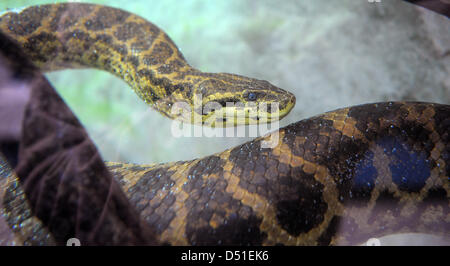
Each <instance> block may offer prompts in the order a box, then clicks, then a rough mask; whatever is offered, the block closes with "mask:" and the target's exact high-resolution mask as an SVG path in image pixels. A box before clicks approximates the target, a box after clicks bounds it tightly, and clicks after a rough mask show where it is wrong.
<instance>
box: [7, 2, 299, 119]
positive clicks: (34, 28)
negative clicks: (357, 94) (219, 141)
mask: <svg viewBox="0 0 450 266" xmlns="http://www.w3.org/2000/svg"><path fill="white" fill-rule="evenodd" d="M0 30H1V31H2V32H4V33H6V34H8V35H9V36H11V37H13V38H14V39H15V40H16V41H18V42H19V43H21V44H22V46H23V47H24V49H25V52H26V53H27V54H28V55H29V57H30V58H31V60H32V61H33V62H34V63H35V64H36V65H38V66H39V67H40V68H41V69H42V70H57V69H64V68H86V67H90V68H98V69H103V70H106V71H109V72H111V73H113V74H115V75H117V76H119V77H120V78H122V79H123V80H125V81H126V82H127V83H128V84H129V85H130V86H131V88H133V89H134V91H135V92H136V93H137V94H138V95H139V96H140V97H141V98H142V99H143V100H144V101H145V102H147V103H149V104H151V105H152V106H154V107H155V109H156V110H158V111H159V112H161V113H162V114H164V115H165V116H167V117H170V118H173V119H175V118H178V119H179V120H181V121H185V122H189V123H192V122H196V123H202V124H204V125H211V126H223V125H225V126H226V125H238V124H255V123H258V122H268V121H271V120H277V119H279V118H282V117H284V116H285V115H286V114H288V113H289V111H290V110H291V109H292V107H293V106H294V104H295V97H294V95H293V94H291V93H289V92H287V91H284V90H282V89H280V88H277V87H275V86H273V85H272V84H270V83H269V82H267V81H264V80H257V79H253V78H247V77H244V76H239V75H235V74H228V73H204V72H201V71H199V70H197V69H195V68H193V67H191V66H190V65H189V64H188V63H187V62H186V60H185V59H184V57H183V55H182V54H181V52H180V51H179V49H178V48H177V46H176V45H175V44H174V43H173V42H172V40H171V39H170V38H169V36H167V35H166V34H165V33H164V32H163V31H162V30H161V29H159V28H158V27H157V26H155V25H154V24H152V23H150V22H148V21H147V20H145V19H143V18H141V17H139V16H136V15H134V14H131V13H128V12H125V11H123V10H120V9H115V8H111V7H106V6H101V5H93V4H82V3H67V4H54V5H42V6H34V7H29V8H25V9H23V10H18V12H15V11H10V12H6V13H5V14H3V15H2V16H1V17H0ZM252 102H257V103H262V102H264V103H266V104H267V105H270V104H271V103H275V102H276V103H277V104H278V109H279V110H277V111H276V112H275V110H272V109H271V108H270V107H269V106H268V107H267V108H265V109H262V108H261V109H260V112H259V113H258V115H249V112H248V109H244V108H240V106H239V105H236V106H234V107H232V106H231V105H229V106H228V107H227V103H231V104H232V103H236V104H237V103H242V104H247V105H248V103H252ZM175 103H185V104H184V105H179V106H178V107H179V108H185V109H188V110H187V112H184V113H182V112H180V111H179V110H172V106H173V105H174V104H175ZM222 107H223V108H224V109H225V108H226V112H228V114H230V113H234V114H236V116H237V118H242V119H237V118H236V119H233V121H231V122H230V121H226V118H224V117H223V115H224V114H225V110H222ZM219 111H220V112H219ZM186 113H187V114H188V115H185V114H186ZM195 115H198V117H199V119H198V120H195V117H194V116H195ZM227 118H228V119H229V117H227ZM224 119H225V121H224ZM194 120H195V121H194ZM197 121H198V122H197ZM224 122H228V123H225V124H223V123H224Z"/></svg>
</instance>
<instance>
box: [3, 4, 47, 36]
mask: <svg viewBox="0 0 450 266" xmlns="http://www.w3.org/2000/svg"><path fill="white" fill-rule="evenodd" d="M49 10H50V8H49V7H48V6H42V7H31V8H27V9H25V10H23V11H22V12H21V13H20V14H17V13H9V14H8V15H6V16H5V17H2V18H1V20H4V19H6V20H7V21H8V22H7V23H8V29H9V30H10V31H11V32H12V33H14V34H17V35H20V36H25V35H29V34H31V33H33V32H34V31H35V30H36V29H37V28H39V27H40V26H41V21H42V20H43V19H44V18H45V17H47V16H48V12H49ZM1 23H3V22H1Z"/></svg>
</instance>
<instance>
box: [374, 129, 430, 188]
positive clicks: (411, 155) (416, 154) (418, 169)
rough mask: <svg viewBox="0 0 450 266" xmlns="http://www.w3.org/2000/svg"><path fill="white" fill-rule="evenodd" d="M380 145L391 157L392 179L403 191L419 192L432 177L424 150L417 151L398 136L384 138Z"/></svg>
mask: <svg viewBox="0 0 450 266" xmlns="http://www.w3.org/2000/svg"><path fill="white" fill-rule="evenodd" d="M378 145H380V146H381V147H383V148H384V151H385V153H386V154H387V155H389V156H390V157H391V160H390V163H389V168H390V169H391V173H392V181H394V183H395V184H396V185H397V187H398V188H399V189H400V190H402V191H409V192H419V191H420V190H421V189H422V188H423V187H424V186H425V182H426V181H427V179H428V178H429V177H430V168H431V165H430V162H429V160H427V155H426V153H425V152H423V151H415V150H413V149H412V148H411V147H409V145H408V144H407V143H401V142H399V141H398V139H397V138H383V139H381V140H380V141H379V142H378Z"/></svg>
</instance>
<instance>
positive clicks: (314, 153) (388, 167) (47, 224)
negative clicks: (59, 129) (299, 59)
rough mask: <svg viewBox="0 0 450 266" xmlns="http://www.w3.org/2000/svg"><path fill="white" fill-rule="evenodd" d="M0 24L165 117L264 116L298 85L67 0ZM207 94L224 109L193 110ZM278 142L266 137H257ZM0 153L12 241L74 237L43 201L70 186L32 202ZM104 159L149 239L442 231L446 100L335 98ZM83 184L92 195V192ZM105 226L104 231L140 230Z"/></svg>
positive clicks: (448, 220)
mask: <svg viewBox="0 0 450 266" xmlns="http://www.w3.org/2000/svg"><path fill="white" fill-rule="evenodd" d="M0 31H1V32H3V33H4V34H5V35H7V36H8V38H11V39H13V41H14V42H17V43H18V45H19V46H21V49H23V54H24V55H25V58H24V61H26V60H31V61H32V62H33V64H34V65H35V66H37V68H36V69H34V68H33V67H31V69H32V71H35V72H40V71H50V70H58V69H65V68H81V67H90V68H98V69H103V70H106V71H109V72H111V73H112V74H115V75H118V76H119V77H121V78H122V79H124V80H125V81H126V82H127V83H128V84H129V85H130V87H131V88H133V89H134V91H135V92H136V93H137V94H138V95H139V96H140V97H141V98H142V99H143V100H144V101H145V102H147V103H149V104H150V105H151V106H152V107H153V108H154V109H156V110H157V111H159V112H160V113H162V114H163V115H165V116H167V117H169V118H171V119H181V120H182V121H184V122H189V123H192V117H193V116H194V114H193V113H197V114H198V115H204V116H203V117H202V118H201V119H200V121H197V122H198V123H200V124H202V125H206V126H220V123H219V122H223V121H224V117H223V112H217V111H218V110H219V109H226V110H230V112H233V113H234V114H235V115H237V116H242V117H243V119H241V120H239V121H240V122H233V125H237V124H239V123H243V124H252V123H260V122H270V121H273V120H277V119H281V118H283V117H284V116H285V115H287V114H288V113H289V111H290V110H291V109H292V107H293V105H294V104H295V97H294V95H293V94H291V93H289V92H287V91H285V90H282V89H280V88H277V87H275V86H274V85H271V84H270V83H269V82H267V81H262V80H257V79H252V78H247V77H243V76H240V75H235V74H226V73H215V74H214V73H203V72H200V71H199V70H196V69H194V68H192V67H191V66H189V65H188V64H187V62H186V61H185V59H184V58H183V56H182V54H181V53H180V51H179V49H178V48H177V46H176V45H175V44H174V43H173V41H171V40H170V38H169V37H168V36H167V35H166V34H165V33H164V32H163V31H162V30H161V29H159V28H158V27H156V26H155V25H154V24H152V23H150V22H148V21H147V20H145V19H143V18H141V17H138V16H136V15H134V14H131V13H128V12H126V11H123V10H120V9H116V8H112V7H107V6H102V5H94V4H82V3H62V4H49V5H41V6H32V7H27V8H24V9H20V10H9V11H6V12H5V13H3V14H2V15H1V16H0ZM18 57H20V56H18ZM19 69H22V67H19ZM52 97H53V96H52ZM198 97H201V98H202V99H201V100H199V99H198ZM180 101H181V102H184V103H186V106H187V107H189V110H190V111H189V115H188V116H185V117H181V118H180V116H179V114H173V112H172V110H170V107H171V106H173V105H174V103H175V102H180ZM195 102H197V103H195ZM211 102H218V103H219V105H220V107H221V108H217V110H214V111H211V112H206V114H204V112H201V111H199V108H200V107H205V106H206V105H208V103H211ZM226 102H232V103H237V102H243V103H249V102H255V103H260V102H264V103H274V102H276V103H278V105H279V110H277V112H273V113H272V111H273V110H272V109H267V110H265V111H266V113H264V114H263V115H262V116H261V117H265V119H261V118H260V117H259V116H257V117H254V116H250V115H249V114H248V111H245V110H244V111H243V110H242V109H243V108H237V107H235V106H234V107H233V106H231V107H229V106H228V105H226V104H224V103H226ZM227 108H231V109H227ZM200 109H201V108H200ZM222 111H223V110H222ZM72 124H75V123H74V122H72ZM274 140H275V141H276V145H274V146H273V147H270V148H267V147H264V146H263V143H264V142H271V141H274ZM0 165H1V167H0V178H1V179H0V188H1V190H0V195H1V197H0V199H2V200H3V202H2V205H0V207H2V209H0V211H1V212H0V214H2V216H3V217H4V218H5V220H6V221H7V227H8V228H9V229H8V230H9V231H11V232H13V236H14V239H15V240H14V241H12V242H9V244H11V243H15V244H23V245H53V244H62V245H64V244H65V241H67V238H68V237H70V235H68V234H67V233H61V232H71V233H73V232H74V230H73V229H70V228H67V226H68V224H69V225H70V223H69V222H67V221H65V220H64V214H65V213H66V211H67V210H61V207H59V209H58V206H57V205H55V204H54V203H52V202H50V201H51V200H52V199H54V198H55V197H67V198H69V199H70V200H69V201H70V202H69V203H72V204H75V206H76V204H77V203H78V201H77V199H76V198H75V199H74V198H73V197H71V196H69V195H66V194H64V193H69V192H70V189H64V188H61V187H58V188H59V190H61V191H62V192H58V191H55V189H56V188H54V187H53V189H49V190H46V191H45V192H46V193H51V192H53V193H56V194H57V195H56V196H55V195H48V194H46V195H44V196H41V198H40V201H39V202H38V203H36V202H33V201H35V200H36V198H35V197H33V196H29V195H28V194H27V193H26V191H25V189H24V188H23V182H21V181H20V180H19V178H18V177H17V176H16V175H15V173H14V171H13V169H12V167H11V166H9V163H8V161H7V160H5V158H4V157H1V156H0ZM39 169H41V170H39V171H42V169H43V168H42V167H41V168H39ZM106 169H107V170H108V171H109V173H111V174H112V175H113V177H114V180H115V181H117V183H118V184H119V185H120V189H119V190H121V191H122V192H123V193H124V195H126V201H127V203H126V204H129V206H132V208H134V209H135V210H136V212H137V213H138V216H139V217H140V219H142V220H143V221H145V224H146V225H148V226H149V227H151V228H152V230H154V236H153V237H155V238H156V241H157V243H166V244H170V245H356V244H361V243H363V242H364V241H366V240H367V239H369V238H373V237H380V236H384V235H388V234H395V233H407V232H419V233H427V234H435V235H440V236H443V237H444V238H446V239H447V240H448V239H450V200H449V198H450V105H446V104H437V103H425V102H379V103H371V104H362V105H357V106H351V107H346V108H340V109H337V110H334V111H330V112H326V113H324V114H320V115H316V116H314V117H311V118H308V119H303V120H300V121H298V122H296V123H293V124H290V125H288V126H286V127H283V128H280V129H279V130H277V131H276V132H273V133H270V134H268V135H265V136H261V137H258V138H256V139H254V140H252V141H249V142H246V143H244V144H241V145H239V146H237V147H234V148H230V149H227V150H225V151H222V152H218V153H215V154H212V155H209V156H206V157H203V158H199V159H194V160H189V161H178V162H169V163H162V164H133V163H124V162H106ZM28 170H29V171H32V170H30V169H28ZM49 171H55V170H54V169H53V170H52V169H50V170H49ZM97 172H98V171H97ZM97 172H96V173H97ZM45 174H48V175H50V174H51V173H44V175H45ZM20 176H21V175H20V171H19V177H20ZM95 178H96V176H95V175H94V176H89V182H91V183H92V184H95V185H99V186H100V184H97V183H101V182H100V181H96V179H95ZM67 182H69V183H70V180H69V181H67ZM64 184H66V183H64ZM49 186H51V184H50V185H49ZM61 186H62V185H61ZM103 189H104V188H103ZM84 193H85V194H86V195H87V196H90V197H92V198H93V202H94V199H96V198H95V193H96V191H95V190H93V189H91V190H87V191H85V192H84ZM47 201H49V202H47ZM39 204H40V205H44V206H46V207H48V208H49V210H50V212H51V213H46V214H42V213H40V214H39V212H38V211H36V210H35V209H33V206H36V205H39ZM71 206H73V205H71ZM127 206H128V205H127ZM130 208H131V207H130ZM126 211H127V208H125V207H124V208H123V210H122V213H125V214H123V215H124V216H127V215H129V216H131V214H129V213H128V212H126ZM107 214H108V213H106V214H105V215H107ZM58 215H59V216H58ZM49 217H50V218H51V219H50V218H49ZM77 219H81V220H83V222H77V230H81V231H82V230H83V226H81V227H80V223H82V224H87V225H89V224H90V222H91V221H86V220H87V219H89V217H87V218H86V217H85V218H82V217H81V218H80V217H77ZM87 225H86V227H87ZM135 225H136V224H135ZM0 227H1V224H0ZM108 228H109V229H108V230H109V231H108V230H106V229H104V231H105V233H104V234H103V235H112V234H113V233H118V234H120V233H123V234H128V232H132V231H133V230H134V229H135V227H133V226H128V227H125V229H123V231H122V232H117V231H120V230H122V229H120V230H119V229H115V227H113V226H110V227H108ZM95 230H96V232H97V231H101V230H102V229H101V228H99V227H96V228H95ZM55 232H56V233H55ZM100 233H101V232H100ZM130 234H131V233H130ZM108 240H111V241H112V240H113V239H108ZM96 243H97V244H98V242H96ZM139 243H141V242H139ZM87 244H89V243H87ZM100 244H108V243H106V242H105V241H104V242H101V241H100ZM109 244H114V243H111V242H109Z"/></svg>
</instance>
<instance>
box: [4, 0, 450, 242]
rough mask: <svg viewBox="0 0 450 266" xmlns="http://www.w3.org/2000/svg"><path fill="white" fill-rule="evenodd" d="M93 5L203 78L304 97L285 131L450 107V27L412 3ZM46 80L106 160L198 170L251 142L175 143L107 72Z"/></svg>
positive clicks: (261, 0)
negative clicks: (332, 116)
mask: <svg viewBox="0 0 450 266" xmlns="http://www.w3.org/2000/svg"><path fill="white" fill-rule="evenodd" d="M54 2H60V1H45V0H41V1H28V0H11V1H10V0H6V1H5V0H2V1H1V2H0V11H2V10H6V9H8V8H17V7H23V6H29V5H35V4H43V3H54ZM79 2H84V1H79ZM89 2H93V3H99V4H105V5H110V6H114V7H118V8H122V9H125V10H128V11H130V12H133V13H136V14H139V15H140V16H142V17H144V18H146V19H148V20H149V21H151V22H153V23H155V24H156V25H158V26H159V27H160V28H162V29H163V30H164V31H166V33H167V34H168V35H169V36H170V37H171V38H172V39H173V40H174V42H175V43H176V44H177V45H178V47H179V48H180V50H181V51H182V53H183V54H184V55H185V57H186V59H187V60H188V62H189V63H190V64H191V65H192V66H194V67H197V68H199V69H200V70H202V71H208V72H230V73H236V74H240V75H245V76H250V77H254V78H258V79H265V80H268V81H270V82H271V83H273V84H274V85H277V86H278V87H281V88H284V89H286V90H289V91H291V92H293V93H294V94H295V95H296V98H297V104H296V106H295V108H294V109H293V110H292V112H291V113H290V114H289V115H288V116H287V117H286V118H285V119H283V120H282V121H281V122H280V125H281V126H285V125H287V124H290V123H293V122H296V121H299V120H301V119H304V118H308V117H310V116H313V115H317V114H320V113H323V112H326V111H331V110H334V109H337V108H341V107H346V106H350V105H357V104H363V103H370V102H378V101H396V100H412V101H428V102H437V103H446V104H450V75H449V73H450V21H449V20H448V19H447V18H445V17H443V16H441V15H438V14H436V13H434V12H432V11H430V10H426V9H423V8H420V7H417V6H414V5H412V4H409V3H406V2H403V1H399V0H382V1H381V2H373V1H367V0H359V1H355V0H341V1H325V0H302V1H299V0H283V1H273V0H258V1H252V0H215V1H204V0H191V1H187V0H164V1H163V0H133V1H130V0H128V1H120V0H108V1H105V0H90V1H89ZM47 77H48V79H49V80H50V82H51V83H52V84H53V85H54V87H55V88H56V89H57V90H58V91H59V92H60V93H61V95H62V96H63V98H64V99H65V100H66V102H67V103H68V104H69V106H70V107H71V108H72V110H73V111H74V112H75V113H76V115H77V116H78V117H79V118H80V120H81V121H82V123H83V124H84V125H85V127H86V128H87V129H88V131H89V134H90V136H91V137H92V138H93V139H94V141H95V143H96V144H97V146H98V148H99V149H100V151H101V153H102V155H103V158H104V159H105V160H109V161H125V162H134V163H160V162H169V161H177V160H189V159H194V158H197V157H201V156H205V155H209V154H212V153H215V152H219V151H222V150H224V149H226V148H230V147H233V146H236V145H238V144H240V143H243V142H246V141H248V140H249V138H228V137H227V138H217V137H215V138H206V137H202V138H196V137H181V138H175V137H173V136H172V134H171V124H172V121H171V120H169V119H167V118H165V117H163V116H162V115H160V114H159V113H158V112H156V111H154V110H152V109H151V108H149V107H148V106H147V105H146V104H144V103H143V102H141V101H140V99H139V98H138V97H137V96H136V95H135V94H134V93H133V91H132V90H131V89H130V88H129V87H128V86H127V85H126V83H125V82H123V81H121V80H120V79H118V78H116V77H114V76H113V75H111V74H109V73H106V72H103V71H99V70H92V69H90V70H65V71H59V72H53V73H48V74H47ZM420 239H422V238H420ZM407 243H409V244H410V242H407ZM419 243H420V241H419ZM382 244H384V243H383V242H382Z"/></svg>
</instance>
